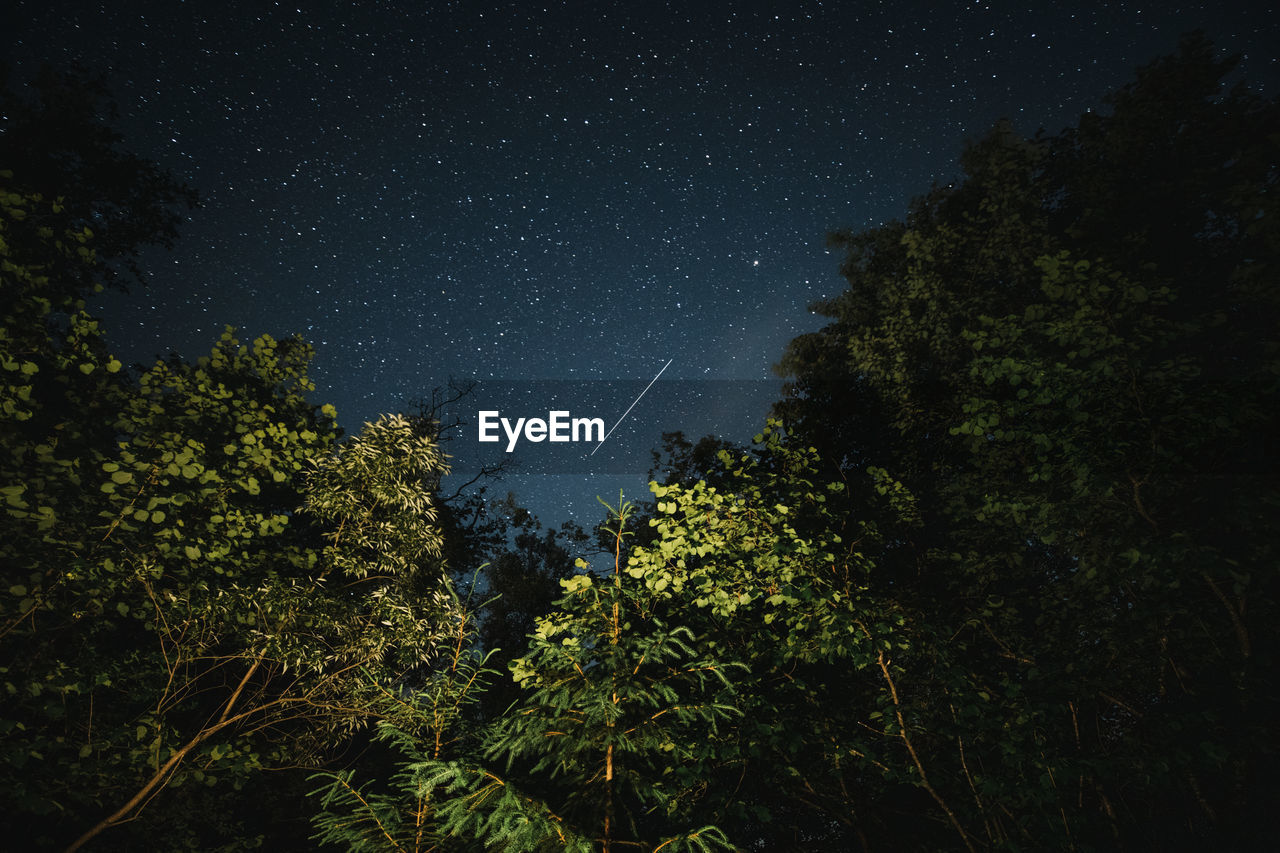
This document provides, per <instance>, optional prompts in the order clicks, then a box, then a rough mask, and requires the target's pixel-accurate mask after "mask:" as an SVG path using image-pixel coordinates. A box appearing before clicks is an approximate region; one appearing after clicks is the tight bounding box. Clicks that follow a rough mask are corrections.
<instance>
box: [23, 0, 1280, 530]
mask: <svg viewBox="0 0 1280 853" xmlns="http://www.w3.org/2000/svg"><path fill="white" fill-rule="evenodd" d="M10 5H11V9H10V11H9V12H8V13H4V14H5V15H6V16H7V20H5V22H4V23H5V25H4V32H6V33H7V35H6V36H5V37H4V44H5V47H6V50H7V51H8V54H9V60H10V61H11V62H14V63H16V64H17V65H18V67H19V69H20V70H21V69H22V68H23V67H24V66H26V65H28V64H29V63H32V62H38V61H42V60H49V61H52V62H55V63H61V62H65V61H67V60H71V59H75V60H79V61H81V62H83V63H85V64H87V65H89V66H90V67H94V68H103V67H111V68H114V69H116V71H115V74H114V76H113V78H112V79H113V82H114V89H115V92H116V94H117V97H118V99H119V101H120V104H121V108H122V113H123V119H122V121H121V124H120V129H121V130H122V131H123V132H124V133H125V134H126V139H127V141H126V144H127V145H128V147H130V148H131V149H132V150H135V151H137V152H139V153H141V154H144V155H146V156H149V157H152V158H153V159H155V160H157V161H159V162H160V163H161V164H162V165H164V166H166V167H168V168H170V169H171V170H173V171H174V172H176V173H177V174H178V175H180V176H181V177H183V178H184V179H186V180H188V181H189V182H190V183H191V184H192V185H194V186H195V187H196V188H197V189H198V190H199V191H200V192H201V193H202V195H203V197H204V200H205V206H204V207H203V208H202V209H201V210H198V211H196V212H195V213H194V214H193V215H192V217H191V221H190V223H189V224H188V226H187V227H186V229H185V231H184V237H183V239H182V241H181V243H180V244H179V246H178V248H177V249H176V250H175V251H174V252H172V253H167V254H165V253H158V254H155V255H153V256H150V258H149V263H148V266H149V268H150V269H151V270H152V280H151V287H150V289H149V290H148V291H147V292H145V293H133V294H130V295H128V296H125V297H112V298H111V299H109V300H108V302H107V303H106V304H104V305H103V306H102V307H101V309H100V310H101V313H102V314H103V315H104V317H105V319H106V321H107V327H108V335H109V337H110V339H111V340H112V341H113V343H114V345H115V346H116V348H117V350H118V351H120V352H121V353H122V354H123V355H124V356H126V357H127V358H130V359H134V360H150V358H151V356H153V355H154V354H157V353H163V352H167V351H169V350H170V349H176V350H178V351H179V352H181V353H183V354H184V355H188V356H191V357H195V356H197V355H200V354H202V353H203V352H205V351H207V350H208V348H209V347H210V346H211V345H212V343H213V341H214V340H215V339H216V338H217V336H218V334H219V332H220V330H221V329H222V327H223V326H224V325H225V324H232V325H235V326H238V327H240V328H241V330H242V336H243V337H245V338H252V337H253V336H255V335H257V334H261V333H263V332H267V333H270V334H273V335H276V336H284V335H288V334H291V333H293V332H300V333H302V334H303V335H304V336H305V337H307V338H308V339H309V340H310V341H312V342H313V343H314V345H315V346H316V349H317V352H318V357H317V360H316V363H315V366H314V376H315V378H316V380H317V385H318V388H317V392H316V401H317V402H332V403H334V404H335V405H336V406H337V408H338V411H339V419H340V421H341V422H342V423H343V424H344V426H346V427H347V428H348V429H349V430H353V431H354V430H356V429H358V428H359V425H360V423H361V422H362V421H365V420H368V419H371V418H373V417H376V416H377V414H378V413H380V412H388V411H396V410H401V409H403V408H405V406H406V405H407V404H408V403H409V402H410V401H411V400H413V399H414V398H417V397H422V396H425V395H426V394H428V393H429V392H430V390H431V388H432V387H434V386H438V385H442V384H444V383H445V382H446V381H447V380H448V379H449V378H450V377H454V378H474V379H481V380H491V379H502V380H529V379H553V380H588V379H592V380H633V381H635V380H643V381H644V382H647V381H648V380H649V379H650V378H651V377H652V376H653V375H654V374H655V373H656V372H657V371H658V369H659V368H660V367H662V365H663V364H664V363H666V362H667V360H668V359H672V360H673V362H672V365H671V367H670V369H669V370H668V371H667V373H666V374H665V375H664V379H677V380H679V379H683V380H698V379H716V380H723V379H732V380H766V379H768V378H769V376H770V373H769V368H770V366H771V364H772V363H773V362H775V361H776V360H777V359H778V357H779V356H780V355H781V352H782V349H783V347H784V346H785V344H786V342H787V341H788V340H790V339H791V338H792V337H794V336H795V335H797V334H799V333H801V332H805V331H809V330H812V329H813V328H816V318H815V317H813V315H811V314H810V313H809V312H808V311H807V309H806V306H807V304H808V303H810V302H812V301H813V300H815V299H818V298H823V297H826V296H831V295H833V294H834V293H835V292H837V291H838V290H839V289H840V288H841V286H842V283H843V282H842V280H841V279H840V278H839V276H838V275H837V264H838V260H839V259H838V258H837V257H835V256H833V255H830V254H828V253H827V252H826V251H825V249H824V235H825V233H826V232H827V231H829V230H831V229H833V228H836V227H843V226H852V227H860V226H870V225H874V224H878V223H880V222H882V221H885V220H887V219H892V218H896V217H900V216H902V214H903V213H904V211H905V209H906V206H907V204H908V202H909V201H910V199H911V197H912V196H915V195H918V194H921V193H923V192H924V191H926V190H927V189H928V188H929V186H930V184H931V183H932V182H935V181H937V182H944V183H945V182H947V181H949V180H951V179H952V178H954V177H955V176H956V158H957V156H958V154H959V152H960V148H961V145H962V143H963V140H964V139H966V138H972V137H976V136H978V135H981V134H982V133H983V132H985V131H986V130H987V129H988V128H989V127H990V126H991V124H992V123H993V122H994V121H995V120H996V119H998V118H1001V117H1008V118H1011V119H1012V120H1013V121H1014V122H1015V124H1016V126H1017V127H1018V129H1019V130H1022V131H1024V132H1028V133H1030V132H1033V131H1035V130H1036V129H1037V128H1039V127H1042V126H1043V127H1045V128H1047V129H1048V130H1050V131H1056V130H1058V129H1060V128H1061V127H1062V126H1064V125H1066V124H1069V123H1071V122H1073V121H1074V119H1075V117H1076V116H1078V115H1079V114H1080V113H1081V112H1083V111H1085V110H1087V109H1091V108H1092V109H1097V108H1099V107H1100V106H1101V104H1102V96H1103V95H1104V94H1105V93H1106V92H1107V91H1109V90H1111V89H1114V88H1116V87H1117V86H1119V85H1121V84H1123V83H1124V82H1125V81H1127V80H1129V79H1130V78H1131V77H1132V74H1133V70H1134V68H1135V66H1137V65H1140V64H1143V63H1146V62H1148V61H1150V60H1151V59H1152V58H1154V57H1155V56H1157V55H1159V54H1162V53H1168V52H1170V51H1171V50H1172V49H1173V48H1174V46H1175V45H1176V43H1177V38H1178V36H1179V34H1180V33H1182V32H1185V31H1187V30H1190V29H1194V28H1203V29H1205V30H1206V31H1207V32H1208V34H1209V36H1210V37H1211V38H1212V39H1213V40H1214V41H1215V42H1216V43H1217V44H1218V45H1219V46H1220V47H1222V48H1224V49H1227V50H1231V51H1238V52H1243V53H1245V54H1246V57H1247V58H1246V61H1245V68H1246V70H1247V74H1248V76H1249V78H1251V79H1258V80H1260V79H1272V80H1274V79H1275V76H1276V70H1277V65H1276V56H1275V52H1274V48H1272V47H1271V46H1272V45H1275V44H1280V32H1278V30H1280V26H1278V25H1277V20H1278V19H1280V16H1278V15H1276V14H1275V10H1274V9H1270V8H1266V7H1265V6H1264V5H1263V4H1247V3H1233V4H1226V5H1220V4H1187V5H1182V6H1170V5H1169V4H1152V5H1150V6H1146V5H1143V4H1137V3H1116V4H1109V5H1108V7H1107V8H1106V9H1105V10H1103V9H1101V8H1100V4H1092V3H1090V4H1085V3H1066V4H1031V3H1024V4H1017V5H1015V4H1003V3H995V2H992V3H983V2H978V3H925V2H893V3H862V2H778V3H703V2H697V3H695V2H682V3H657V2H645V3H638V2H637V3H616V4H610V3H598V4H585V3H572V4H555V3H505V4H498V3H469V2H458V3H440V2H398V3H385V2H358V3H356V2H325V3H303V2H292V3H272V2H218V3H213V2H204V3H199V2H185V3H180V2H172V0H170V1H169V2H155V1H154V0H152V2H141V0H140V2H130V3H110V4H101V3H87V2H79V3H77V2H64V0H18V2H16V3H13V4H10ZM633 384H634V382H633V383H631V384H628V385H627V388H628V389H630V388H631V387H632V385H633ZM620 387H621V386H620ZM629 393H630V392H629V391H628V394H629ZM628 394H622V395H621V396H628ZM629 402H630V400H629V399H626V400H620V401H619V404H618V406H619V408H618V411H616V412H599V413H593V414H599V415H601V416H603V417H604V418H605V419H606V420H607V421H609V422H610V423H612V420H613V418H614V417H616V416H617V415H620V414H621V409H622V408H625V406H626V405H627V403H629ZM575 414H576V413H575ZM670 414H671V413H663V412H660V411H652V410H646V409H645V408H644V407H643V405H641V406H638V407H637V411H636V412H634V413H633V417H634V418H636V419H637V420H638V421H641V422H645V423H649V424H650V425H651V426H652V427H653V434H656V432H657V431H660V429H662V428H667V426H666V421H667V420H669V415H670ZM762 417H763V412H758V413H754V412H747V411H744V412H743V413H742V415H741V424H740V425H739V426H738V427H737V428H736V430H735V428H733V427H730V428H729V429H727V430H726V431H727V432H730V433H734V432H736V434H733V435H731V436H730V437H733V438H738V439H741V438H745V437H747V436H750V435H751V434H752V433H753V432H755V431H756V430H757V429H758V426H759V419H760V418H762ZM467 440H470V437H469V436H468V438H467ZM619 484H621V485H624V486H625V487H626V488H627V489H628V492H629V494H631V495H633V496H636V497H639V496H642V495H641V494H639V492H640V487H639V481H638V480H637V479H636V478H631V479H625V480H620V479H618V478H616V477H607V476H603V475H602V476H601V477H599V478H596V479H592V478H590V477H581V476H579V477H574V478H564V477H561V478H548V477H534V476H529V477H524V478H519V479H517V480H514V481H513V482H512V485H513V486H514V488H516V489H517V491H518V494H519V497H520V498H521V499H523V500H524V501H526V502H527V503H529V504H531V505H533V506H534V507H535V509H537V510H538V512H539V513H540V514H541V515H543V516H544V517H546V518H548V520H559V519H560V518H563V517H567V516H568V515H569V514H571V513H575V512H576V513H578V514H579V515H580V516H583V517H584V520H587V519H590V518H594V517H596V515H597V512H596V510H597V505H596V504H595V501H594V497H593V496H594V495H595V494H597V493H599V494H604V495H614V496H616V494H617V489H618V487H619Z"/></svg>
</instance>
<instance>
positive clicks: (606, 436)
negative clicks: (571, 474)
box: [588, 358, 675, 456]
mask: <svg viewBox="0 0 1280 853" xmlns="http://www.w3.org/2000/svg"><path fill="white" fill-rule="evenodd" d="M673 361H675V359H674V358H670V359H667V363H666V364H664V365H662V370H659V371H658V376H661V375H662V374H663V373H664V372H665V371H666V369H667V368H668V367H670V366H671V362H673ZM658 376H655V377H653V379H651V380H649V384H648V385H646V386H644V390H643V391H641V392H640V397H643V396H644V395H645V394H648V393H649V389H650V388H652V387H653V383H654V382H657V381H658ZM640 397H636V399H635V402H634V403H632V404H631V405H630V406H627V410H626V411H625V412H623V413H622V417H620V418H618V423H617V424H614V425H613V427H612V428H611V429H610V430H609V431H608V432H606V433H605V434H604V438H602V439H600V443H599V444H597V445H596V450H599V449H600V448H601V447H602V446H603V445H604V443H605V442H606V441H608V440H609V436H611V435H613V431H614V430H615V429H617V428H618V424H620V423H622V422H623V421H625V420H626V419H627V415H629V414H631V410H632V409H634V408H635V407H636V403H639V402H640ZM596 450H593V451H591V453H590V454H588V455H589V456H595V455H596Z"/></svg>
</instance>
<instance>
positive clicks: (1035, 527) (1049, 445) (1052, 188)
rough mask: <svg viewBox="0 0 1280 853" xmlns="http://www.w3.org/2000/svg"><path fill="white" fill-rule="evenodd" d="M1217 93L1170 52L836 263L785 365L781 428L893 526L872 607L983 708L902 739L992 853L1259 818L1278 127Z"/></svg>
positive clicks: (1278, 349)
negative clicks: (938, 768)
mask: <svg viewBox="0 0 1280 853" xmlns="http://www.w3.org/2000/svg"><path fill="white" fill-rule="evenodd" d="M1231 65H1232V63H1231V62H1230V61H1220V60H1217V59H1215V58H1214V56H1213V53H1212V51H1211V49H1210V48H1209V46H1208V45H1207V43H1205V42H1204V41H1203V40H1201V39H1198V38H1189V39H1187V40H1186V41H1184V43H1183V45H1182V47H1181V49H1180V52H1179V53H1178V54H1177V55H1176V56H1174V57H1170V58H1167V59H1163V60H1160V61H1158V62H1156V63H1153V64H1152V65H1151V66H1148V67H1147V68H1145V69H1143V70H1142V71H1140V72H1139V75H1138V79H1137V81H1136V82H1135V83H1133V84H1131V85H1129V86H1127V87H1125V88H1124V89H1123V90H1121V91H1120V92H1119V93H1118V94H1117V95H1115V96H1114V97H1113V98H1112V99H1111V100H1110V103H1111V107H1112V111H1111V113H1110V114H1108V115H1097V114H1091V115H1089V116H1086V117H1085V118H1084V119H1082V121H1081V123H1080V125H1079V126H1078V127H1077V128H1074V129H1070V130H1068V131H1065V132H1064V133H1062V134H1059V135H1058V136H1053V137H1047V136H1040V137H1037V138H1035V139H1031V140H1026V139H1020V138H1018V137H1017V136H1016V135H1014V134H1013V133H1012V132H1011V131H1010V130H1009V129H1008V128H1007V127H1003V126H1002V127H998V128H997V129H996V130H995V131H994V132H993V133H992V134H991V135H989V136H988V137H987V138H985V139H984V140H982V141H981V142H979V143H978V144H976V145H974V146H972V147H970V148H969V149H968V151H967V152H966V154H965V158H964V165H965V169H966V175H967V176H966V179H965V181H964V182H963V183H962V184H961V185H959V186H956V187H948V188H941V189H937V190H935V191H934V192H933V193H932V194H930V195H929V196H928V197H926V198H924V199H922V200H920V201H919V202H918V203H917V204H916V205H915V206H914V207H913V209H912V212H911V215H910V216H909V217H908V219H907V221H906V222H905V223H891V224H889V225H886V226H884V227H881V228H878V229H873V230H871V231H867V232H862V233H860V234H850V233H842V234H838V235H836V236H835V237H834V238H833V240H834V243H835V245H837V246H839V247H841V248H843V249H844V250H845V251H846V252H847V253H848V256H847V259H846V261H845V265H844V272H845V275H846V277H847V278H848V279H849V288H848V289H847V290H846V291H845V292H844V293H842V294H841V295H840V296H838V297H837V298H836V299H834V300H831V301H829V302H827V303H823V304H821V305H819V306H816V307H817V308H818V310H820V311H821V312H822V313H824V314H826V315H827V316H829V317H831V318H832V320H833V322H832V324H831V325H829V326H828V327H827V328H826V329H824V330H822V331H821V332H818V333H816V334H815V335H811V336H806V337H803V338H801V339H798V340H797V341H794V342H793V343H792V345H791V346H790V347H789V349H788V352H787V354H786V356H785V357H784V359H783V362H782V365H781V367H782V369H783V370H784V371H785V372H787V373H789V374H790V375H792V376H793V377H794V378H795V382H794V385H793V391H792V394H791V396H790V397H789V398H788V399H787V400H785V401H784V402H783V403H782V404H780V406H779V411H780V413H782V414H783V415H784V418H785V421H786V423H787V425H788V428H789V429H790V430H793V431H794V432H796V433H797V434H799V435H801V436H803V437H804V439H805V440H806V441H812V442H813V443H814V444H816V445H817V446H819V447H820V448H823V449H824V451H826V452H827V453H828V458H830V459H832V460H834V461H835V462H836V463H837V464H838V465H839V467H840V470H841V471H843V472H844V473H845V474H846V476H850V479H851V480H855V481H856V479H857V478H855V477H852V476H851V475H852V473H853V472H857V471H861V472H865V473H867V474H871V475H873V477H874V476H889V477H891V482H890V488H889V489H887V490H886V493H890V492H892V493H896V494H898V495H899V496H900V497H902V498H903V499H907V500H909V501H910V502H912V503H913V504H914V506H915V507H916V512H915V514H914V515H913V516H909V517H903V518H902V519H900V520H899V521H897V522H895V521H893V519H892V516H885V517H883V518H884V521H885V528H884V529H885V533H886V547H885V548H884V549H883V550H882V551H881V552H880V553H879V554H878V557H877V563H878V564H879V565H880V566H881V568H882V572H881V579H880V582H881V583H883V584H886V585H889V586H890V587H891V588H892V589H893V591H894V596H895V598H896V599H897V600H898V601H899V602H901V604H902V605H903V606H905V607H909V608H911V609H912V610H916V611H919V613H920V614H921V618H922V620H923V623H924V624H927V625H929V626H930V630H931V633H932V634H933V635H934V636H935V637H937V638H940V639H941V638H947V639H946V640H945V643H944V645H943V646H941V647H940V648H939V649H938V653H939V654H941V655H945V656H946V657H947V658H950V659H952V660H956V661H957V662H959V663H961V664H962V665H963V667H964V669H965V670H966V671H967V672H968V673H970V675H969V676H968V677H967V680H968V681H970V682H971V683H972V684H974V685H977V686H980V687H981V692H980V693H979V694H977V695H978V697H979V698H980V699H981V700H982V701H981V703H979V704H967V702H966V701H965V700H963V699H961V698H957V696H956V695H955V691H956V690H958V689H960V685H959V684H958V683H956V682H955V680H954V673H952V672H950V671H949V670H946V669H943V670H941V671H937V672H938V674H937V676H936V677H935V678H934V679H932V681H933V683H934V686H933V687H932V688H931V690H932V692H933V695H934V697H935V699H934V700H933V701H932V702H928V703H925V704H924V705H922V706H921V708H920V710H919V713H920V714H921V719H922V720H923V721H924V725H925V726H926V727H927V728H929V729H930V730H931V731H934V732H937V733H943V732H948V731H953V732H955V733H956V737H952V738H951V739H950V740H951V747H952V748H947V747H946V746H945V744H946V741H945V740H941V741H939V742H938V743H936V744H935V745H936V747H937V748H939V749H946V752H945V753H940V754H939V755H938V757H937V759H936V760H945V761H950V762H951V763H953V764H956V765H957V766H958V764H959V761H960V758H961V755H960V749H961V747H960V744H959V742H958V740H957V738H958V737H959V736H960V735H963V737H964V745H963V750H964V756H965V758H966V763H967V765H968V767H970V768H977V767H981V768H983V769H982V772H981V773H978V772H977V770H976V769H975V772H974V774H973V776H974V782H976V784H973V785H972V791H969V790H966V789H968V788H970V787H971V783H970V782H969V781H968V780H966V774H965V773H956V774H954V775H952V777H951V779H953V780H955V781H956V782H961V781H963V784H958V785H956V786H955V790H954V796H950V795H949V796H948V799H949V800H950V801H953V802H957V803H959V802H962V801H963V802H965V803H966V808H968V804H972V810H971V812H970V813H969V814H968V815H967V816H966V818H965V822H966V825H968V826H971V827H978V826H981V827H982V831H981V833H978V832H977V831H976V830H975V831H974V833H973V834H974V835H975V836H976V837H982V836H985V843H987V844H989V845H992V846H1008V847H1013V846H1018V845H1029V846H1032V847H1035V848H1037V849H1056V848H1062V849H1068V848H1074V847H1078V846H1093V847H1110V846H1113V845H1114V846H1125V847H1134V848H1147V847H1152V848H1168V847H1172V846H1180V845H1182V844H1183V843H1185V840H1186V838H1188V837H1190V838H1194V839H1197V841H1196V842H1195V843H1200V844H1211V843H1213V841H1212V840H1214V839H1216V841H1217V843H1224V844H1235V843H1246V842H1245V841H1244V840H1243V839H1248V838H1250V837H1253V836H1252V835H1251V834H1252V833H1261V832H1262V830H1261V829H1260V827H1261V826H1262V824H1261V823H1260V819H1261V818H1262V815H1261V812H1260V808H1261V804H1262V803H1263V802H1266V801H1268V800H1269V799H1271V798H1273V796H1274V793H1275V790H1276V786H1275V782H1274V781H1273V780H1272V779H1271V778H1270V776H1269V775H1268V774H1267V773H1265V772H1264V771H1263V769H1262V768H1263V767H1264V766H1265V764H1266V762H1267V761H1269V760H1271V757H1272V756H1274V751H1275V740H1274V737H1273V736H1271V734H1269V726H1270V724H1269V723H1268V722H1267V721H1269V720H1270V719H1272V718H1273V716H1274V714H1275V712H1276V701H1277V685H1276V682H1275V678H1274V674H1273V671H1272V666H1271V661H1272V660H1273V658H1272V655H1273V653H1274V650H1273V639H1272V638H1273V636H1274V631H1272V630H1271V629H1270V627H1269V626H1270V625H1272V624H1274V620H1275V616H1276V613H1275V606H1276V593H1277V590H1276V586H1275V575H1274V572H1272V571H1270V569H1269V568H1268V567H1269V566H1271V565H1273V563H1274V560H1275V556H1276V553H1277V550H1276V549H1277V542H1276V537H1275V527H1274V524H1272V523H1271V521H1270V520H1269V519H1271V518H1273V517H1274V514H1275V510H1276V507H1277V505H1278V503H1280V495H1278V493H1277V488H1276V485H1277V477H1276V474H1277V468H1276V461H1275V460H1276V457H1275V454H1274V436H1275V435H1277V434H1280V430H1278V429H1277V428H1278V427H1280V423H1278V422H1277V412H1280V406H1278V405H1277V400H1276V396H1277V376H1280V360H1278V358H1280V341H1277V339H1276V329H1277V328H1280V323H1278V322H1277V321H1278V320H1280V315H1278V313H1277V309H1278V308H1280V300H1278V298H1277V296H1278V292H1277V290H1276V288H1275V279H1274V271H1275V267H1274V258H1275V249H1276V246H1277V244H1278V242H1277V232H1276V227H1275V226H1276V217H1275V215H1274V213H1275V211H1274V198H1273V197H1272V196H1273V195H1274V188H1275V183H1276V180H1277V177H1280V172H1278V171H1277V168H1278V166H1280V164H1277V162H1276V160H1275V156H1274V155H1275V151H1276V147H1275V143H1276V140H1277V138H1280V137H1277V129H1278V128H1280V107H1278V105H1277V104H1276V102H1275V101H1274V100H1270V101H1264V100H1262V99H1261V98H1259V97H1257V96H1255V95H1253V94H1251V93H1250V92H1248V91H1247V90H1246V89H1244V88H1242V87H1237V88H1235V89H1233V90H1231V91H1229V92H1225V93H1223V92H1222V91H1221V89H1220V86H1219V82H1218V81H1219V80H1220V79H1221V77H1222V76H1223V75H1224V74H1225V73H1227V72H1228V71H1229V70H1230V68H1231ZM893 483H896V484H897V485H893ZM904 522H905V523H904ZM970 695H972V694H970ZM947 753H950V757H949V758H947V757H946V755H947ZM1029 780H1030V781H1031V782H1032V784H1027V782H1028V781H1029ZM1037 780H1038V782H1039V784H1036V782H1037ZM962 794H965V795H967V796H964V797H962V796H961V795H962Z"/></svg>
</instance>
